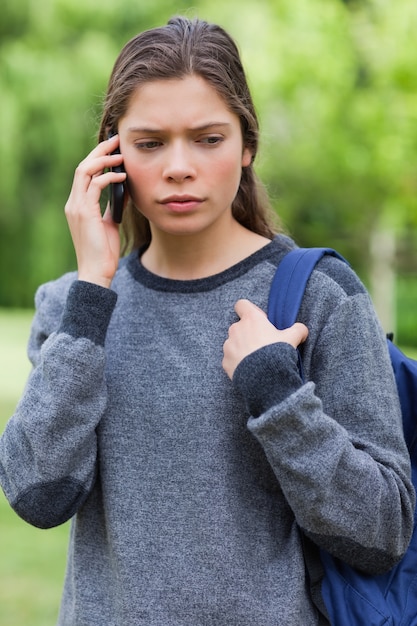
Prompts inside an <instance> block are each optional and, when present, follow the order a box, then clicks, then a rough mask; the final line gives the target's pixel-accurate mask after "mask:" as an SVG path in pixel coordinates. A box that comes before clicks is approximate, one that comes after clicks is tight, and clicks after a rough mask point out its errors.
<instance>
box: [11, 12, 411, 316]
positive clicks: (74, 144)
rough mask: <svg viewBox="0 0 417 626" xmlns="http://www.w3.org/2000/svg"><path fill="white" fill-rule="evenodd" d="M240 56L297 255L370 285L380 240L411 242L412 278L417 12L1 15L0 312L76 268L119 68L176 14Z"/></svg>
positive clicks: (406, 264) (266, 166)
mask: <svg viewBox="0 0 417 626" xmlns="http://www.w3.org/2000/svg"><path fill="white" fill-rule="evenodd" d="M178 13H185V14H187V15H189V16H194V15H198V16H199V17H201V18H204V19H208V20H210V21H215V22H218V23H220V24H221V25H223V26H224V27H225V28H226V29H227V30H229V32H231V34H232V35H233V36H234V37H235V39H236V40H237V42H238V44H239V47H240V49H241V52H242V57H243V60H244V64H245V66H246V68H247V73H248V77H249V81H250V84H251V87H252V91H253V94H254V99H255V102H256V105H257V109H258V112H259V116H260V119H261V126H262V143H261V154H260V157H259V159H258V164H257V167H258V171H259V173H260V175H261V177H262V178H263V180H264V182H265V183H266V185H267V187H268V189H269V192H270V193H271V196H272V198H273V202H274V205H275V207H276V210H277V211H278V213H279V214H280V216H281V218H282V220H283V223H284V225H285V226H286V228H287V229H288V230H289V231H290V233H291V234H293V235H294V236H295V238H296V239H297V241H298V242H299V243H300V244H302V245H332V246H334V247H337V248H338V249H339V250H340V251H341V252H342V253H343V254H345V255H346V256H347V257H348V258H349V260H350V261H351V262H352V264H353V266H354V267H355V269H357V270H358V271H359V273H360V274H361V276H362V277H363V278H364V279H365V280H366V279H367V271H368V265H369V253H368V250H369V237H370V234H371V232H372V230H373V229H374V228H382V229H390V230H392V231H395V235H396V237H397V238H398V240H399V241H401V240H402V237H403V234H404V233H407V237H408V241H411V242H412V243H411V245H410V244H408V246H407V250H406V254H404V253H402V254H401V257H400V261H401V264H400V266H399V269H401V271H406V272H407V273H408V274H411V275H416V274H417V269H416V266H417V259H416V257H417V255H416V252H415V249H416V245H415V244H416V235H415V233H416V231H417V210H416V209H417V206H416V202H417V201H416V187H417V173H416V168H415V165H414V156H415V153H416V148H417V123H416V122H417V120H416V118H417V64H416V63H415V44H414V33H415V30H416V27H417V3H416V2H415V0H397V1H396V2H395V3H391V2H388V0H351V1H349V2H346V1H345V2H343V1H342V0H262V1H261V2H256V1H246V2H245V0H228V2H224V1H223V0H195V1H194V2H193V3H192V4H190V3H189V2H186V1H184V0H154V1H153V2H149V3H148V2H146V3H145V2H137V0H118V2H114V1H113V0H39V1H38V2H36V3H35V2H33V1H31V0H20V1H19V2H18V3H16V2H15V1H14V0H3V4H2V19H1V22H0V111H1V129H2V130H1V135H0V167H1V176H0V272H1V279H0V306H23V307H26V306H31V305H32V302H33V293H34V291H35V289H36V287H37V286H38V285H39V283H41V282H44V281H46V280H49V279H51V278H54V277H56V276H58V275H60V274H61V273H62V272H64V271H66V270H67V269H72V268H74V266H75V259H74V253H73V249H72V244H71V240H70V237H69V234H68V231H67V227H66V222H65V218H64V214H63V207H64V204H65V201H66V199H67V196H68V194H69V190H70V187H71V182H72V176H73V172H74V169H75V167H76V165H77V164H78V162H79V161H81V160H82V159H83V158H84V156H85V155H86V154H87V153H88V152H89V151H90V150H91V149H92V147H93V146H94V144H95V141H96V130H97V123H98V117H99V114H100V106H101V101H102V98H103V96H104V93H105V90H106V85H107V80H108V76H109V73H110V71H111V68H112V65H113V62H114V60H115V58H116V56H117V54H118V52H119V50H120V48H121V47H122V46H123V44H124V43H125V42H126V41H127V40H128V39H130V38H131V37H132V36H133V35H135V34H136V33H137V32H139V31H141V30H143V29H145V28H149V27H152V26H156V25H159V24H162V23H165V22H166V21H167V20H168V18H169V17H170V16H171V15H173V14H178Z"/></svg>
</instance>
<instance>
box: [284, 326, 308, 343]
mask: <svg viewBox="0 0 417 626" xmlns="http://www.w3.org/2000/svg"><path fill="white" fill-rule="evenodd" d="M282 332H283V334H284V333H285V341H286V343H289V344H291V345H292V346H294V348H297V347H298V346H299V345H300V344H301V343H304V342H305V340H306V339H307V337H308V328H307V326H305V324H301V323H300V322H296V323H295V324H293V325H292V326H290V327H289V328H287V329H285V330H284V331H282Z"/></svg>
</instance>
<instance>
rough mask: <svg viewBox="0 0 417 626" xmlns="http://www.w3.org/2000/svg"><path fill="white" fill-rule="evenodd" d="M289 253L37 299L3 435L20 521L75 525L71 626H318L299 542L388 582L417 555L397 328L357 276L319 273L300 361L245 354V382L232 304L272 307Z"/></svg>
mask: <svg viewBox="0 0 417 626" xmlns="http://www.w3.org/2000/svg"><path fill="white" fill-rule="evenodd" d="M292 245H293V244H292V242H291V241H289V240H288V239H287V238H284V237H281V236H278V237H277V238H276V239H275V240H274V241H273V242H272V243H271V244H269V245H267V246H266V247H265V248H263V249H262V250H260V251H258V252H256V253H255V254H253V255H251V256H250V257H248V258H247V259H245V260H244V261H243V262H241V263H238V264H237V265H235V266H233V267H231V268H230V269H228V270H226V271H225V272H222V273H220V274H217V275H215V276H212V277H209V278H205V279H199V280H190V281H177V280H168V279H164V278H160V277H158V276H155V275H153V274H151V273H149V272H148V271H147V270H146V269H144V267H143V266H142V265H141V264H140V260H139V259H138V255H137V253H133V254H131V255H130V256H129V257H127V258H126V259H124V260H122V261H121V264H120V268H119V270H118V272H117V274H116V276H115V278H114V281H113V284H112V289H111V290H107V289H104V288H101V287H98V286H96V285H92V284H90V283H85V282H82V281H78V280H77V277H76V275H75V274H69V275H65V276H63V277H62V278H60V279H59V280H57V281H54V282H51V283H49V284H47V285H44V286H43V287H41V288H40V289H39V291H38V293H37V297H36V305H37V312H36V316H35V318H34V322H33V327H32V333H31V338H30V343H29V355H30V358H31V360H32V362H33V371H32V373H31V375H30V377H29V380H28V383H27V386H26V389H25V392H24V395H23V397H22V399H21V401H20V403H19V405H18V407H17V409H16V413H15V415H14V416H13V417H12V418H11V420H10V421H9V423H8V425H7V427H6V430H5V432H4V434H3V436H2V438H1V440H0V479H1V483H2V486H3V489H4V492H5V494H6V496H7V498H8V500H9V502H10V504H11V506H12V507H13V508H14V509H15V510H16V512H17V513H18V514H19V515H20V516H21V517H22V518H23V519H25V520H27V521H28V522H29V523H31V524H34V525H35V526H39V527H41V528H48V527H52V526H55V525H58V524H61V523H63V522H64V521H66V520H68V519H69V518H71V517H72V518H73V519H72V524H71V536H70V546H69V554H68V565H67V574H66V580H65V588H64V593H63V599H62V605H61V611H60V617H59V621H58V624H59V626H103V625H104V624H105V625H106V626H292V625H294V626H301V625H306V626H311V625H313V624H316V623H317V615H316V611H315V609H314V607H313V605H312V602H311V600H310V598H309V594H308V592H307V591H306V575H305V570H304V562H303V555H302V547H301V543H300V530H299V529H300V528H302V529H303V530H304V532H305V533H306V534H307V535H308V536H309V537H310V538H312V539H313V540H314V541H315V542H316V543H317V544H318V545H320V546H322V547H325V548H327V549H328V550H330V551H331V552H333V553H334V554H336V555H338V556H340V557H342V558H343V559H345V560H347V561H348V562H350V563H351V564H353V565H356V566H357V567H359V568H361V569H363V570H365V571H368V572H377V571H380V570H382V569H386V568H389V567H390V566H392V565H393V564H394V563H395V562H396V561H397V560H398V559H399V558H400V557H401V555H402V553H403V552H404V550H405V549H406V547H407V543H408V540H409V537H410V533H411V529H412V521H413V507H414V491H413V488H412V486H411V483H410V467H409V459H408V456H407V451H406V447H405V444H404V441H403V438H402V428H401V417H400V410H399V402H398V397H397V394H396V389H395V383H394V379H393V374H392V368H391V365H390V361H389V357H388V353H387V350H386V345H385V340H384V337H383V333H382V330H381V328H380V326H379V324H378V322H377V319H376V316H375V313H374V311H373V308H372V305H371V303H370V300H369V297H368V295H367V293H366V291H365V289H364V287H363V286H362V284H361V283H360V281H359V279H358V278H357V276H356V275H355V274H354V273H353V272H352V271H351V270H350V269H349V268H348V267H347V266H346V265H345V264H343V263H341V262H340V261H337V260H336V259H333V258H325V259H323V260H322V261H321V262H320V264H319V266H318V268H317V269H316V270H315V272H314V273H313V275H312V277H311V279H310V281H309V284H308V288H307V292H306V295H305V297H304V301H303V304H302V309H301V312H300V320H301V321H304V322H305V323H306V324H307V326H308V328H309V331H310V333H309V338H308V340H307V342H306V344H305V345H304V346H303V359H304V366H305V371H306V376H307V382H306V383H305V384H303V383H302V381H301V379H300V376H299V374H298V370H297V358H296V351H295V350H294V349H293V348H292V347H291V346H289V345H287V344H273V345H271V346H268V347H266V348H262V349H260V350H258V351H257V352H255V353H253V354H251V355H249V356H248V357H246V359H244V360H243V361H242V362H241V364H240V365H239V366H238V368H237V370H236V372H235V375H234V379H233V382H231V381H230V380H229V378H228V377H227V375H226V374H225V372H224V371H223V369H222V365H221V362H222V346H223V342H224V341H225V339H226V337H227V332H228V328H229V326H230V324H231V323H232V322H233V321H236V315H235V313H234V311H233V306H234V303H235V302H236V300H238V299H239V298H248V299H249V300H251V301H252V302H254V303H255V304H257V305H258V306H260V307H261V308H263V309H266V306H267V299H268V291H269V286H270V283H271V280H272V277H273V274H274V271H275V268H276V266H277V264H278V262H279V260H280V258H281V256H282V254H283V253H284V251H285V250H286V249H288V247H290V246H292Z"/></svg>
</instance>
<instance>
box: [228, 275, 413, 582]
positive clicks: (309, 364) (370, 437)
mask: <svg viewBox="0 0 417 626" xmlns="http://www.w3.org/2000/svg"><path fill="white" fill-rule="evenodd" d="M349 271H350V270H349ZM350 280H352V278H351V277H350ZM321 289H324V291H323V294H327V295H323V297H322V298H320V297H319V296H318V294H319V293H320V290H321ZM332 293H333V296H332ZM332 300H333V302H332ZM303 308H304V311H309V312H308V314H306V315H305V316H304V318H303V317H301V321H304V323H306V324H307V326H309V319H310V322H311V326H310V327H311V332H310V336H309V339H308V341H309V345H308V346H306V349H305V350H304V353H305V355H306V358H305V360H304V364H305V365H306V376H307V382H306V383H305V384H303V382H302V380H301V378H300V376H299V375H298V371H297V359H296V358H295V356H294V354H295V350H294V349H292V348H291V347H290V346H288V345H286V344H273V345H272V346H268V347H266V348H262V349H261V350H259V351H257V352H256V353H253V354H251V355H249V356H248V357H246V359H244V361H242V363H241V364H240V365H239V366H238V368H237V370H236V372H235V376H234V379H233V383H234V385H235V386H236V387H237V389H238V390H239V392H240V393H241V394H242V395H243V397H244V399H245V401H246V404H247V407H248V410H249V412H250V414H251V417H250V419H249V422H248V427H249V429H250V431H251V432H252V433H253V434H254V436H255V437H256V438H257V439H258V441H259V442H260V444H261V445H262V447H263V449H264V451H265V454H266V456H267V458H268V460H269V462H270V464H271V466H272V468H273V470H274V473H275V475H276V477H277V479H278V481H279V484H280V487H281V489H282V491H283V492H284V494H285V496H286V499H287V501H288V503H289V505H290V506H291V508H292V510H293V512H294V515H295V518H296V520H297V522H298V524H299V526H300V527H301V528H302V529H303V531H304V532H305V533H306V534H307V535H308V536H309V537H310V538H311V539H312V540H313V541H314V542H315V543H316V544H317V545H319V546H320V547H321V548H324V549H326V550H327V551H329V552H331V553H332V554H333V555H335V556H337V557H339V558H341V559H342V560H344V561H346V562H347V563H349V564H350V565H352V566H354V567H357V568H358V569H361V570H363V571H365V572H368V573H373V574H375V573H379V572H382V571H385V570H387V569H389V568H390V567H392V566H393V565H394V564H395V563H396V562H397V561H398V560H399V559H400V558H401V557H402V555H403V554H404V552H405V551H406V549H407V546H408V543H409V540H410V537H411V533H412V528H413V519H414V504H415V494H414V489H413V486H412V483H411V479H410V474H411V470H410V459H409V456H408V452H407V449H406V446H405V442H404V438H403V434H402V425H401V414H400V407H399V399H398V394H397V389H396V385H395V379H394V376H393V372H392V367H391V363H390V360H389V355H388V350H387V347H386V341H385V338H384V336H383V333H382V330H381V328H380V326H379V323H378V321H377V318H376V316H375V313H374V311H373V308H372V305H371V302H370V300H369V297H368V295H367V294H366V292H365V291H364V290H363V289H362V290H360V289H359V290H358V291H357V293H354V294H350V295H348V294H346V293H345V292H343V290H342V289H341V288H340V287H339V286H335V284H334V283H333V281H332V280H331V279H330V278H328V277H326V276H320V275H319V273H318V272H316V277H315V278H314V279H313V277H312V279H311V284H310V287H309V290H308V292H306V295H305V302H304V306H303ZM320 308H321V311H320ZM325 311H327V312H326V313H324V312H325ZM329 311H330V314H329ZM320 316H321V318H322V319H323V320H324V321H323V322H322V323H321V324H319V323H318V321H317V320H318V319H319V318H320ZM274 371H275V374H276V375H275V378H274V377H273V372H274ZM274 386H275V387H274Z"/></svg>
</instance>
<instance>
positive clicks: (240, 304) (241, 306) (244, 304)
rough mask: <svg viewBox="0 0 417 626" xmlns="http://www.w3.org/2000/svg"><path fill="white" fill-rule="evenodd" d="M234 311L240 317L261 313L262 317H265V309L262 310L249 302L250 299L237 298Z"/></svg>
mask: <svg viewBox="0 0 417 626" xmlns="http://www.w3.org/2000/svg"><path fill="white" fill-rule="evenodd" d="M235 311H236V313H237V315H238V316H239V317H240V319H242V317H247V316H250V315H259V314H260V315H262V317H266V316H267V315H266V313H265V311H262V309H260V308H259V307H258V306H256V304H254V303H253V302H251V301H250V300H244V299H242V300H238V301H237V302H236V304H235Z"/></svg>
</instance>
